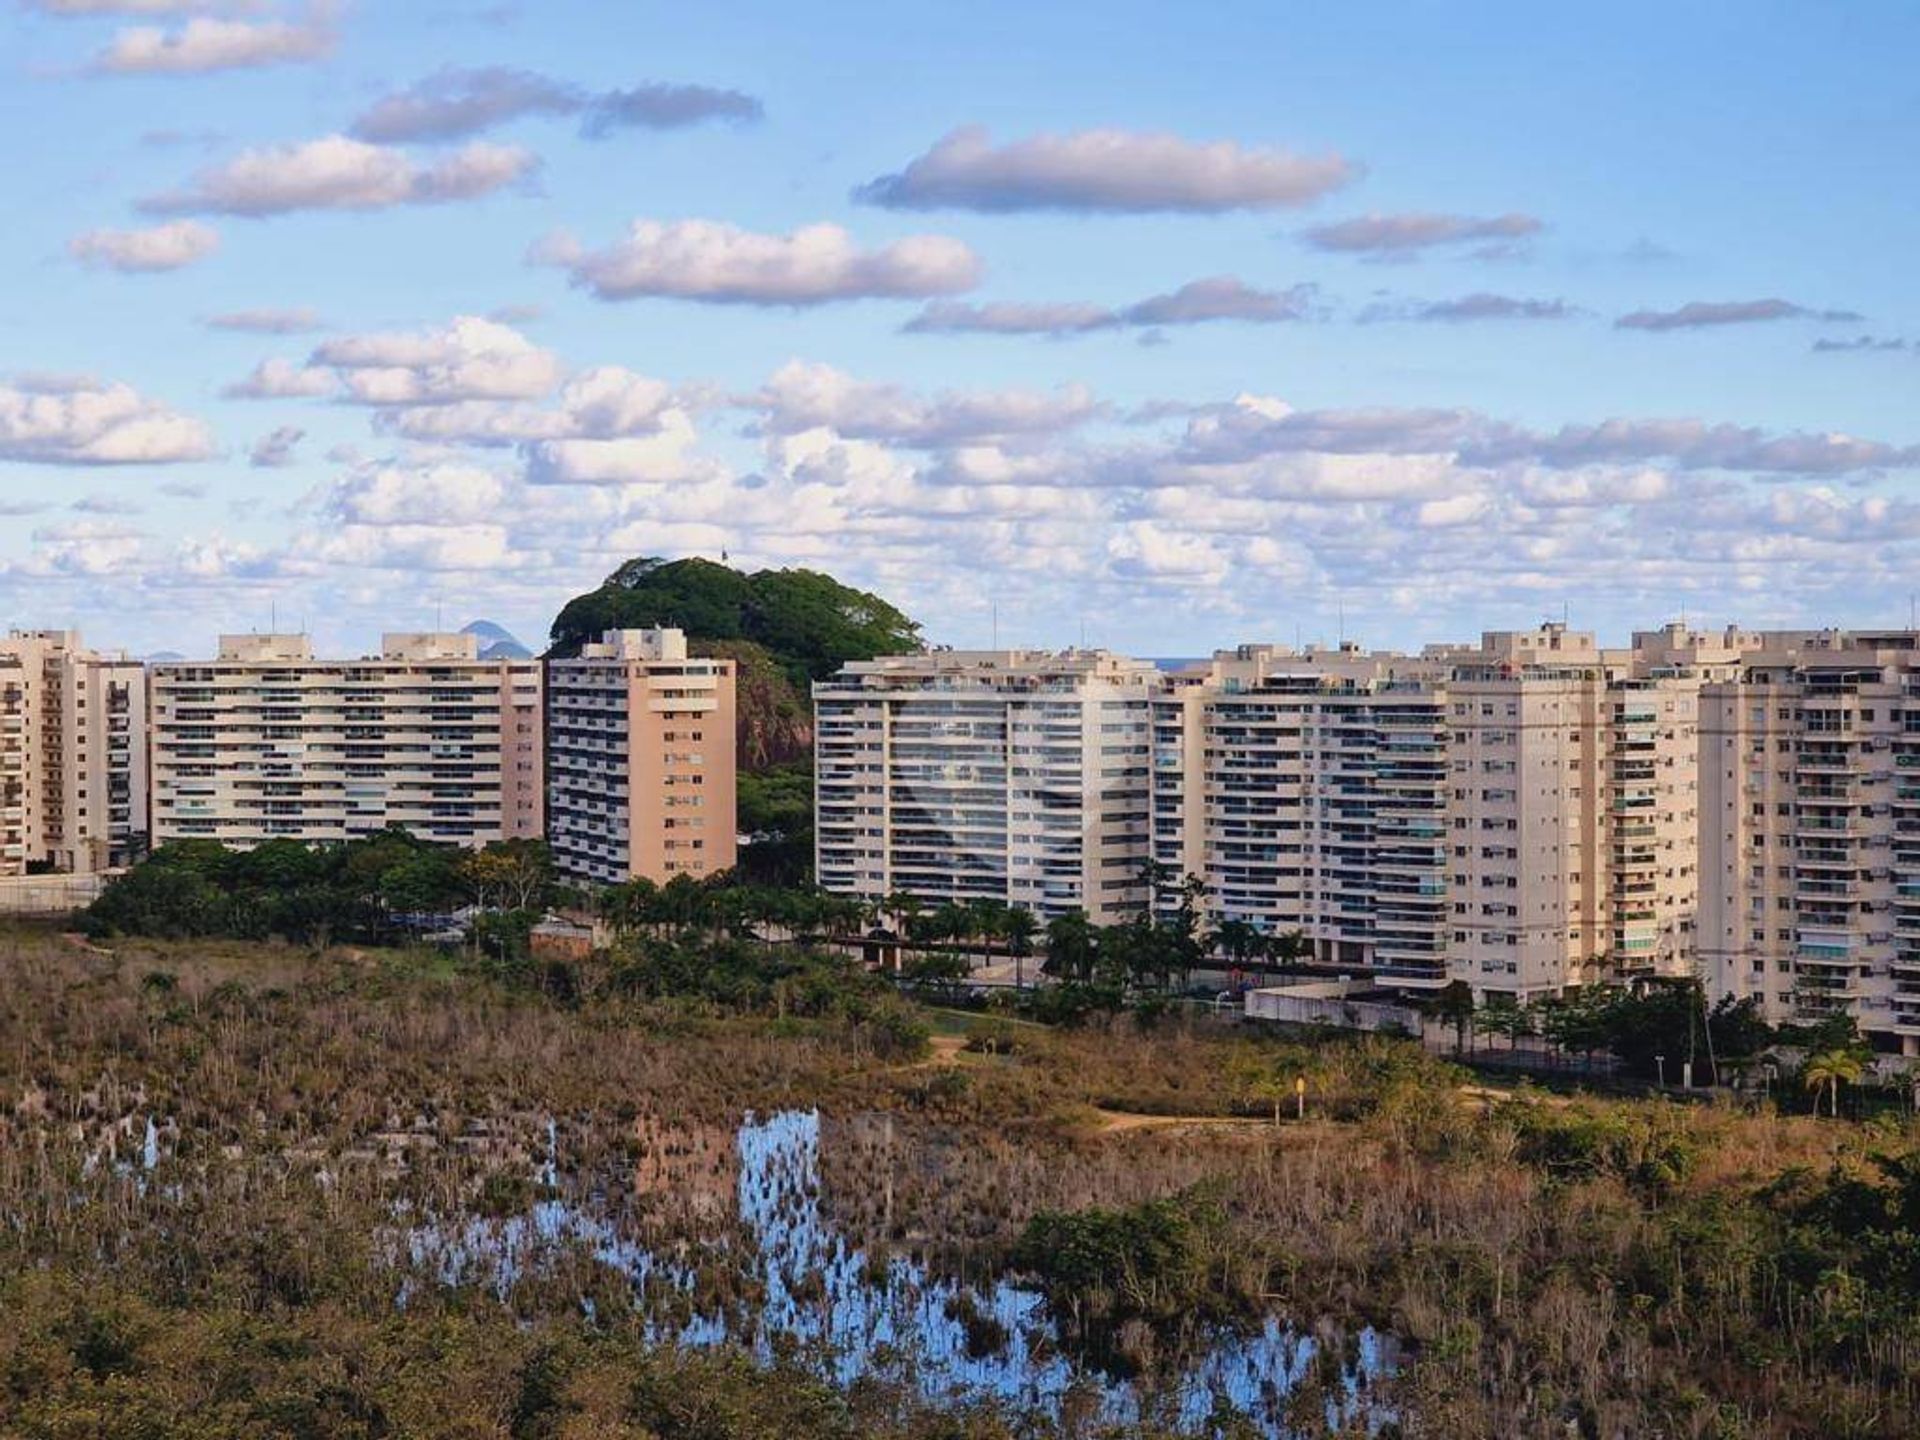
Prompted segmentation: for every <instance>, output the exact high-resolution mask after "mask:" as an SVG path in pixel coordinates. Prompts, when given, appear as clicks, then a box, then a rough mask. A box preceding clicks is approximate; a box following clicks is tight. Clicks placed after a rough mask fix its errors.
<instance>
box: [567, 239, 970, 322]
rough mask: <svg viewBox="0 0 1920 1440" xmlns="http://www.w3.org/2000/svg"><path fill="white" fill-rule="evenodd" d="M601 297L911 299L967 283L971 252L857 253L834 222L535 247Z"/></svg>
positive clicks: (947, 245)
mask: <svg viewBox="0 0 1920 1440" xmlns="http://www.w3.org/2000/svg"><path fill="white" fill-rule="evenodd" d="M531 258H532V259H533V260H534V261H535V262H536V263H545V264H554V265H559V266H561V267H562V268H564V269H565V270H566V271H567V272H568V274H569V275H570V276H571V278H572V281H573V283H574V284H575V285H577V286H580V287H581V288H583V289H586V290H589V291H591V292H592V293H593V294H594V295H596V296H598V297H599V298H600V299H602V300H628V299H632V298H634V297H636V296H641V295H663V296H672V297H676V298H679V299H685V300H705V301H712V302H718V303H734V304H749V305H818V304H822V303H825V302H827V301H832V300H856V299H863V298H882V299H902V298H904V299H914V298H921V297H924V296H929V295H947V294H952V293H954V292H956V291H960V290H967V289H970V288H972V286H973V285H974V284H976V283H977V282H978V280H979V278H980V261H979V258H978V257H977V256H976V255H975V254H974V253H973V251H972V250H970V249H969V248H968V247H967V246H966V245H964V244H962V243H961V242H960V241H958V240H954V239H949V238H948V237H946V236H944V235H911V236H908V237H906V238H905V239H902V240H896V241H893V242H892V243H891V244H887V245H882V246H879V247H878V248H876V249H871V250H862V249H860V248H859V246H858V245H856V244H855V243H854V240H853V237H852V236H851V235H849V234H848V233H847V232H846V231H845V230H843V229H841V228H840V227H839V226H838V225H827V224H820V225H808V226H804V227H802V228H801V229H799V230H795V231H793V232H792V233H791V234H787V235H763V234H757V233H755V232H752V231H748V230H742V229H739V228H738V227H736V226H733V225H728V224H725V223H723V222H721V221H716V220H677V221H672V222H662V221H658V220H636V221H634V222H633V224H632V225H631V226H630V227H629V228H628V230H627V233H626V235H625V236H623V237H622V238H621V239H620V240H618V241H616V242H615V243H614V244H612V245H610V246H608V247H607V248H605V249H603V250H586V249H584V248H582V247H581V246H580V244H579V243H578V242H577V241H575V240H573V239H572V238H571V237H569V236H566V235H555V236H550V237H549V238H548V239H547V240H545V241H543V242H541V244H539V245H538V246H536V247H535V249H534V251H533V253H532V255H531Z"/></svg>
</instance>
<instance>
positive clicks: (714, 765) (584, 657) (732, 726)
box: [547, 630, 738, 884]
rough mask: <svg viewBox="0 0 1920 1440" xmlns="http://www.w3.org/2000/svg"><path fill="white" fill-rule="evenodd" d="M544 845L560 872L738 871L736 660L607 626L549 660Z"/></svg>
mask: <svg viewBox="0 0 1920 1440" xmlns="http://www.w3.org/2000/svg"><path fill="white" fill-rule="evenodd" d="M547 705H548V710H547V745H548V749H547V838H548V842H549V844H550V845H551V846H552V849H553V857H554V863H555V865H556V866H557V867H558V868H559V870H560V872H561V873H562V874H564V875H567V876H570V877H572V878H574V879H577V880H583V881H588V882H591V883H596V884H619V883H621V882H623V881H626V880H631V879H635V878H644V879H649V880H652V881H654V882H655V883H664V882H666V881H668V880H671V879H674V878H675V877H676V876H682V875H684V876H687V877H690V878H692V879H695V880H699V879H704V878H705V877H707V876H709V875H714V874H718V873H719V872H721V871H723V870H729V869H731V868H732V867H733V863H734V860H735V858H736V853H737V843H738V837H737V834H736V829H735V818H734V815H735V788H736V772H735V758H734V757H735V743H736V737H735V731H736V728H737V724H736V713H735V706H736V699H735V693H734V665H733V662H732V661H731V660H712V659H699V658H695V657H691V656H689V655H688V654H687V640H686V636H685V635H684V634H683V633H682V632H680V631H678V630H613V631H608V632H607V633H606V634H605V635H604V636H602V637H601V639H600V641H599V642H597V643H593V644H589V645H586V646H583V647H582V649H581V652H580V654H579V655H578V656H576V657H573V658H570V659H557V660H551V661H549V662H548V664H547Z"/></svg>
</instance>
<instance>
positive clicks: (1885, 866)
mask: <svg viewBox="0 0 1920 1440" xmlns="http://www.w3.org/2000/svg"><path fill="white" fill-rule="evenodd" d="M1745 646H1746V648H1745V650H1744V653H1743V655H1742V657H1741V665H1740V668H1739V673H1738V674H1737V675H1736V676H1734V677H1732V678H1729V679H1726V680H1724V681H1721V682H1719V683H1715V684H1712V685H1710V686H1708V687H1707V689H1706V691H1705V693H1704V695H1703V697H1702V722H1701V731H1702V736H1701V739H1702V758H1701V770H1702V774H1703V777H1704V780H1705V784H1704V788H1703V795H1702V802H1703V803H1702V810H1703V822H1702V827H1701V828H1702V864H1703V867H1704V868H1705V870H1706V873H1707V877H1708V881H1709V883H1708V884H1707V885H1706V887H1705V889H1704V895H1705V903H1704V905H1703V910H1702V918H1701V938H1700V958H1701V961H1702V965H1703V969H1704V971H1705V973H1706V977H1707V980H1708V983H1709V986H1710V988H1711V989H1712V990H1713V991H1714V993H1716V994H1719V995H1733V996H1749V995H1750V996H1753V997H1755V998H1756V999H1758V1000H1759V1001H1760V1003H1761V1005H1762V1007H1763V1009H1764V1010H1765V1012H1766V1014H1767V1016H1768V1017H1769V1018H1770V1019H1772V1020H1775V1021H1780V1020H1787V1019H1794V1020H1803V1021H1805V1020H1815V1019H1818V1018H1820V1017H1822V1016H1825V1015H1830V1014H1834V1013H1836V1012H1849V1013H1851V1014H1852V1015H1853V1017H1854V1019H1855V1021H1856V1023H1857V1024H1858V1025H1859V1027H1860V1029H1861V1030H1862V1031H1863V1032H1864V1033H1865V1034H1866V1035H1867V1036H1868V1038H1869V1039H1870V1040H1872V1041H1873V1043H1874V1044H1875V1046H1876V1047H1877V1048H1880V1049H1883V1050H1888V1051H1895V1052H1898V1053H1902V1054H1906V1055H1920V648H1917V647H1920V635H1916V634H1915V633H1913V632H1909V631H1896V632H1883V633H1848V632H1844V631H1834V630H1827V631H1805V632H1780V633H1768V634H1763V635H1759V636H1749V637H1746V638H1745Z"/></svg>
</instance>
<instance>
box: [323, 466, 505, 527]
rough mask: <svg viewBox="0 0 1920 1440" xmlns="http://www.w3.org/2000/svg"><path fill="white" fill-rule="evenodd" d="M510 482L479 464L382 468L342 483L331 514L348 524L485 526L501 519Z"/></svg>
mask: <svg viewBox="0 0 1920 1440" xmlns="http://www.w3.org/2000/svg"><path fill="white" fill-rule="evenodd" d="M506 495H507V490H506V483H505V482H504V481H503V480H502V479H501V478H500V477H499V476H498V475H496V474H495V473H493V472H492V471H491V470H485V469H482V468H480V467H479V466H475V465H454V464H441V465H421V466H403V465H381V466H375V467H368V468H363V469H360V470H357V471H355V472H353V473H352V474H349V475H348V476H346V477H345V478H343V479H341V480H340V481H339V482H337V483H336V484H335V485H334V487H333V489H332V491H331V493H330V494H329V496H328V497H327V502H326V510H327V513H328V514H329V515H330V516H332V517H334V518H337V519H338V520H340V521H341V522H343V523H345V524H349V525H374V526H378V525H441V526H447V525H452V526H470V525H485V524H491V523H495V522H498V521H499V520H500V519H501V511H502V506H503V504H504V503H505V500H506Z"/></svg>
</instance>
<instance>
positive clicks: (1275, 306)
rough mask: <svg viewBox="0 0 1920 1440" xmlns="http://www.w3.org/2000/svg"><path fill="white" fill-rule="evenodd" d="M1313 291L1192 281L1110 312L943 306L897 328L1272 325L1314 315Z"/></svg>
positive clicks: (1027, 330) (1078, 307)
mask: <svg viewBox="0 0 1920 1440" xmlns="http://www.w3.org/2000/svg"><path fill="white" fill-rule="evenodd" d="M1315 293H1316V292H1315V290H1314V287H1313V286H1311V285H1295V286H1293V287H1292V288H1291V289H1288V290H1261V289H1257V288H1256V287H1254V286H1251V285H1249V284H1247V283H1246V282H1245V281H1243V280H1240V279H1238V278H1236V277H1235V276H1232V275H1215V276H1210V277H1209V278H1207V279H1204V280H1191V281H1188V282H1187V283H1186V284H1185V285H1182V286H1181V287H1180V288H1179V289H1178V290H1175V291H1172V292H1171V293H1169V294H1165V295H1151V296H1148V297H1147V298H1146V299H1144V300H1137V301H1135V302H1134V303H1133V304H1131V305H1123V306H1121V307H1120V308H1119V309H1117V310H1110V309H1107V308H1106V307H1104V306H1100V305H1086V304H1077V303H1073V302H1057V303H1040V304H1023V303H1020V302H1008V301H999V302H992V303H988V304H984V305H972V304H966V303H964V302H960V301H953V300H942V301H935V302H934V303H932V304H930V305H928V306H926V307H925V308H924V309H922V310H921V312H920V313H919V314H918V315H916V316H914V318H913V319H911V320H909V321H908V322H907V323H906V324H905V325H903V326H901V327H900V328H901V329H902V330H904V331H906V332H907V333H908V334H913V335H969V334H971V335H1045V336H1048V337H1050V338H1053V339H1062V338H1065V337H1067V336H1072V335H1086V334H1090V333H1092V332H1093V331H1096V330H1114V329H1119V328H1123V327H1126V326H1141V325H1151V326H1163V325H1199V324H1204V323H1206V322H1208V321H1213V320H1243V321H1248V322H1250V323H1253V324H1272V323H1274V322H1277V321H1282V320H1303V319H1306V318H1308V316H1309V315H1310V314H1311V313H1312V305H1313V300H1314V297H1315Z"/></svg>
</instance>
